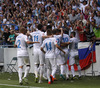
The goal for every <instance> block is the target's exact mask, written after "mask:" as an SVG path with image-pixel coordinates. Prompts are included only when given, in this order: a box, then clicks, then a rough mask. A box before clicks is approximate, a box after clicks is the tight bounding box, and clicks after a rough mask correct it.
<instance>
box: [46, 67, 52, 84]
mask: <svg viewBox="0 0 100 88" xmlns="http://www.w3.org/2000/svg"><path fill="white" fill-rule="evenodd" d="M47 78H48V82H50V81H51V79H50V69H47Z"/></svg>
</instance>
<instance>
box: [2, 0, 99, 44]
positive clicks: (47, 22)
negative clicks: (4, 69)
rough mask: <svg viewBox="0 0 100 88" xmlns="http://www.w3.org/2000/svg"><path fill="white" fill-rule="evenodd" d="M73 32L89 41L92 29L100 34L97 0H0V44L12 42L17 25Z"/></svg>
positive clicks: (81, 40)
mask: <svg viewBox="0 0 100 88" xmlns="http://www.w3.org/2000/svg"><path fill="white" fill-rule="evenodd" d="M38 24H42V25H43V28H42V29H43V30H42V31H43V32H46V30H47V29H48V28H47V27H49V28H51V29H52V30H54V29H59V28H63V29H66V30H67V32H68V34H69V35H70V33H71V31H75V32H76V37H77V38H78V39H79V41H80V42H84V41H90V40H89V39H88V38H87V34H86V32H85V31H87V29H88V32H87V33H88V35H89V37H90V38H91V37H92V34H91V33H94V34H95V36H96V37H97V38H98V37H100V0H1V1H0V45H14V41H15V38H16V36H17V34H18V33H19V29H20V27H22V26H24V27H25V28H27V31H28V32H29V33H30V32H33V31H36V30H38V29H37V25H38Z"/></svg>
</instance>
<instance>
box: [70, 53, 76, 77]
mask: <svg viewBox="0 0 100 88" xmlns="http://www.w3.org/2000/svg"><path fill="white" fill-rule="evenodd" d="M74 64H75V58H74V52H70V57H69V65H70V66H71V72H72V75H73V77H75V70H74Z"/></svg>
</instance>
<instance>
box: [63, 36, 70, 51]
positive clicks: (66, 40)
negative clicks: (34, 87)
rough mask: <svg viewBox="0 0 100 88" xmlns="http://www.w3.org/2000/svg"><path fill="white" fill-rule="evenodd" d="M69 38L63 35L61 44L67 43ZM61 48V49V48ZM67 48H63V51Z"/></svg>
mask: <svg viewBox="0 0 100 88" xmlns="http://www.w3.org/2000/svg"><path fill="white" fill-rule="evenodd" d="M69 40H70V37H69V35H67V34H63V38H62V42H64V43H66V42H69ZM62 48H63V47H62ZM66 48H67V47H64V49H66Z"/></svg>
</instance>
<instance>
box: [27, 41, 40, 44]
mask: <svg viewBox="0 0 100 88" xmlns="http://www.w3.org/2000/svg"><path fill="white" fill-rule="evenodd" d="M26 43H27V44H34V43H40V42H32V41H27V42H26Z"/></svg>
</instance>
